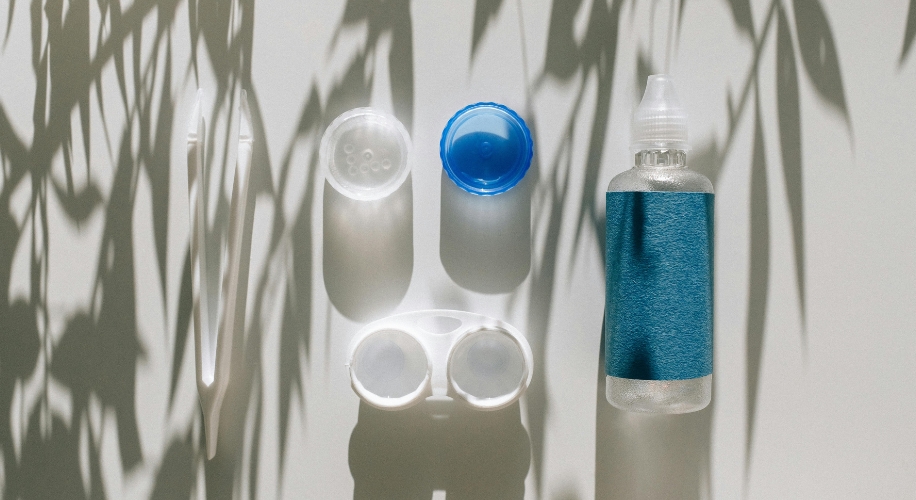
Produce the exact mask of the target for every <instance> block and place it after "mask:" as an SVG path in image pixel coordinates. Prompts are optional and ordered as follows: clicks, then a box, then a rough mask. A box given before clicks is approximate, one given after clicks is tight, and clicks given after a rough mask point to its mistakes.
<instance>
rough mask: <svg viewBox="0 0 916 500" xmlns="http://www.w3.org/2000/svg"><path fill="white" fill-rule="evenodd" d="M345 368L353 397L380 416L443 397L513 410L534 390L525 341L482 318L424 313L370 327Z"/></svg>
mask: <svg viewBox="0 0 916 500" xmlns="http://www.w3.org/2000/svg"><path fill="white" fill-rule="evenodd" d="M347 359H348V362H347V366H348V368H349V371H350V383H351V385H352V387H353V390H354V392H356V394H357V395H358V396H359V397H360V398H362V400H363V401H365V402H366V403H368V404H370V405H372V406H374V407H376V408H380V409H383V410H402V409H405V408H409V407H411V406H413V405H415V404H417V403H419V402H421V401H424V400H425V399H426V398H428V397H430V396H447V397H450V398H452V399H456V400H459V401H462V402H464V403H465V404H466V405H468V406H469V407H471V408H474V409H477V410H498V409H500V408H505V407H506V406H509V405H510V404H512V403H514V402H515V401H516V400H518V398H520V397H521V395H522V394H524V392H525V390H526V389H527V388H528V385H529V384H530V383H531V376H532V366H533V360H532V355H531V347H530V346H529V345H528V341H527V340H526V339H525V337H524V335H522V334H521V332H519V331H518V330H517V329H516V328H515V327H513V326H512V325H509V324H508V323H506V322H504V321H500V320H497V319H493V318H488V317H486V316H482V315H480V314H474V313H468V312H462V311H450V310H428V311H416V312H410V313H404V314H398V315H395V316H391V317H388V318H385V319H381V320H378V321H375V322H373V323H370V324H368V325H366V326H365V327H363V328H362V329H361V330H360V331H359V332H358V333H357V334H356V336H355V337H354V338H353V341H352V342H351V343H350V347H349V350H348V358H347Z"/></svg>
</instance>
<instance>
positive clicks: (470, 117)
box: [439, 102, 534, 195]
mask: <svg viewBox="0 0 916 500" xmlns="http://www.w3.org/2000/svg"><path fill="white" fill-rule="evenodd" d="M533 154H534V143H533V142H532V140H531V132H530V131H529V130H528V126H527V125H525V120H522V118H521V117H520V116H518V114H516V113H515V111H512V110H511V109H509V108H507V107H506V106H503V105H502V104H497V103H494V102H478V103H477V104H471V105H470V106H467V107H465V108H464V109H462V110H460V111H458V112H457V113H455V116H453V117H452V118H451V119H450V120H449V121H448V123H447V124H446V125H445V129H444V130H443V131H442V140H441V141H440V142H439V156H440V157H441V158H442V166H443V168H445V172H446V173H447V174H448V176H449V178H451V179H452V181H454V182H455V184H457V185H458V186H459V187H460V188H461V189H464V190H465V191H467V192H469V193H473V194H479V195H494V194H499V193H503V192H505V191H508V190H509V189H512V187H513V186H515V185H516V184H518V183H519V181H521V180H522V178H523V177H525V173H526V172H527V171H528V167H529V166H531V157H532V155H533Z"/></svg>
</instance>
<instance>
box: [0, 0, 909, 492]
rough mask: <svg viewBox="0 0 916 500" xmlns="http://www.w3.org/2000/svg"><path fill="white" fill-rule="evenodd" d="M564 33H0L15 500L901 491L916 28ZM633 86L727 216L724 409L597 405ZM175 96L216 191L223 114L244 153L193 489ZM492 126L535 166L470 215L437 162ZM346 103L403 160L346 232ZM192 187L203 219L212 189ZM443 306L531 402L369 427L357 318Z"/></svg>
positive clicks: (730, 24) (2, 442) (488, 15)
mask: <svg viewBox="0 0 916 500" xmlns="http://www.w3.org/2000/svg"><path fill="white" fill-rule="evenodd" d="M555 3H556V5H553V6H551V5H550V4H549V3H548V2H540V1H524V2H503V1H500V0H478V1H477V2H476V5H473V4H472V3H471V2H444V1H422V2H420V1H417V2H412V3H408V2H406V1H405V0H389V1H387V2H384V3H380V4H378V5H376V4H375V3H374V2H370V1H358V0H350V1H349V2H348V3H347V4H346V6H345V5H344V4H343V3H342V2H337V3H332V2H323V1H309V2H261V3H257V4H255V3H254V2H253V1H245V0H242V1H238V2H218V1H214V0H207V1H200V2H195V3H193V4H192V5H191V6H189V5H188V3H187V2H178V3H175V2H171V1H160V2H158V3H156V2H150V1H146V0H135V1H134V2H133V3H132V4H129V5H127V4H125V5H123V6H121V7H120V8H119V9H118V8H115V7H113V6H109V5H107V4H105V3H104V2H102V4H103V5H102V7H100V6H99V3H97V2H87V1H85V0H70V1H69V2H63V5H58V4H59V2H44V3H41V2H37V3H35V5H29V4H27V3H26V2H23V1H19V2H16V3H11V4H10V5H9V8H8V9H0V11H2V12H0V24H2V26H3V34H4V40H5V41H4V43H3V45H2V46H0V47H2V48H0V151H2V155H0V156H2V165H3V176H2V179H0V207H2V209H0V450H2V453H0V461H2V465H0V485H2V489H3V494H2V496H3V498H78V497H81V496H82V495H85V496H87V497H88V496H92V497H93V498H98V497H105V498H185V497H194V498H204V497H206V498H229V497H232V498H255V497H257V498H281V497H282V498H315V499H337V498H349V497H350V496H351V495H354V488H356V497H358V498H378V497H385V494H384V493H383V491H389V492H390V491H393V490H386V489H385V488H393V489H404V488H415V489H416V490H417V491H421V492H423V491H425V492H426V493H422V494H419V496H422V495H426V496H425V498H429V497H430V496H431V493H430V492H431V491H432V490H446V489H449V490H450V491H452V496H449V498H452V497H456V496H460V493H458V490H459V489H461V488H465V489H466V490H467V491H466V492H465V493H466V495H468V497H470V498H486V497H487V496H488V495H490V496H496V497H497V498H507V497H510V498H511V497H515V498H522V494H521V493H520V491H515V492H513V493H511V494H510V493H499V494H497V493H495V491H497V489H498V488H499V487H501V486H500V485H502V484H503V483H502V482H501V481H505V484H508V485H510V487H509V489H511V485H516V486H518V485H521V484H522V483H523V484H524V494H523V498H526V499H534V498H545V499H563V500H567V499H568V500H572V499H585V498H596V499H597V498H600V499H623V498H628V499H629V498H709V497H716V498H767V499H769V498H805V499H815V498H816V499H820V498H825V499H826V498H831V499H832V498H850V499H852V498H906V497H908V496H909V495H912V492H913V491H914V490H916V458H914V457H916V427H914V426H913V425H912V422H913V421H914V419H916V391H914V390H913V389H912V387H911V384H910V382H911V381H912V380H913V379H914V376H916V319H914V315H913V314H912V311H913V310H914V308H916V265H914V263H913V259H914V256H916V219H914V218H913V214H914V213H916V197H914V196H913V195H912V189H913V186H914V185H916V169H914V168H913V165H912V164H913V160H912V158H911V156H912V154H911V152H910V147H909V146H910V145H911V144H912V143H913V141H914V130H916V92H914V90H913V89H914V88H916V86H914V84H916V55H914V54H913V53H912V51H911V53H909V54H907V55H908V57H905V58H902V57H901V53H902V47H904V46H905V45H904V42H905V33H906V29H907V28H906V26H907V23H910V25H914V23H916V7H914V5H913V0H911V2H909V3H908V2H906V1H905V0H898V1H894V2H880V3H875V2H864V1H859V2H844V3H843V4H842V5H840V4H839V3H836V2H831V3H827V2H823V3H824V5H823V12H824V16H823V17H819V12H821V11H820V10H819V9H818V7H817V5H818V3H817V2H815V1H813V0H798V1H796V2H794V3H793V2H789V1H784V2H779V1H775V2H770V1H754V2H751V4H750V5H749V6H747V5H745V4H744V3H743V2H741V1H740V0H733V1H731V2H723V1H705V2H701V1H695V2H670V3H669V2H642V3H636V2H624V1H620V2H612V3H611V5H604V4H602V3H600V2H599V4H598V5H593V4H592V2H591V1H588V0H586V1H584V2H581V5H579V4H578V2H559V1H558V2H555ZM681 3H683V4H684V6H683V9H682V10H677V7H676V6H677V5H679V4H681ZM669 4H670V5H669ZM55 5H56V6H55ZM671 5H674V6H675V7H672V6H671ZM812 5H813V7H812ZM672 8H673V9H674V10H672ZM780 12H782V13H783V14H784V16H785V21H784V23H785V24H783V25H782V26H781V27H780V21H779V16H780ZM8 13H9V14H10V15H11V16H12V17H10V18H8V17H7V14H8ZM191 14H193V16H192V15H191ZM61 19H63V20H64V21H63V23H61ZM911 29H912V28H911ZM475 32H476V33H478V35H479V36H478V37H477V43H476V45H475V44H474V33H475ZM910 39H912V37H911V38H910ZM472 47H473V50H472ZM192 48H193V50H192ZM43 58H44V59H43ZM47 58H49V59H47ZM780 58H782V61H783V62H782V63H780V64H778V63H777V60H779V59H780ZM792 67H794V68H795V73H794V74H793V72H792V70H791V68H792ZM650 71H651V72H661V71H668V72H670V73H672V74H673V75H674V76H675V78H676V82H677V85H678V92H679V94H680V96H681V98H682V99H683V100H684V101H685V102H686V104H687V107H688V110H689V112H690V116H691V138H692V142H693V144H694V152H692V153H691V156H690V163H691V164H693V165H694V166H695V167H696V168H698V169H700V170H701V171H703V172H704V173H707V174H708V175H710V176H711V177H712V178H713V179H714V182H715V185H716V194H717V196H716V229H717V231H716V283H715V287H716V322H715V327H716V351H715V377H714V379H715V388H714V400H713V404H712V405H711V406H710V407H709V408H708V409H706V410H704V411H702V412H698V413H696V414H692V415H687V416H675V417H646V416H639V415H630V414H624V413H621V412H618V411H616V410H614V409H613V408H611V407H610V406H609V405H608V404H607V403H606V402H605V401H604V398H603V392H604V388H603V375H602V374H601V372H600V370H601V368H600V367H599V353H600V341H601V339H600V333H601V324H602V314H603V301H604V299H603V287H604V274H603V265H604V264H603V243H602V242H601V240H602V239H603V225H604V208H603V195H602V192H603V191H604V188H605V186H606V185H607V183H608V182H609V181H610V179H611V178H612V177H613V176H614V175H616V174H617V173H619V172H620V171H622V170H623V169H625V168H628V166H629V154H628V152H627V149H628V140H629V139H628V138H629V135H628V134H629V131H628V119H629V113H630V111H631V109H632V107H633V106H634V103H635V102H636V99H637V98H638V97H639V95H638V94H639V85H640V82H644V78H645V75H646V74H647V72H650ZM198 86H199V87H201V88H203V89H204V92H205V111H206V112H205V116H206V118H207V121H208V126H209V127H210V129H209V133H210V135H209V137H208V139H209V140H210V142H211V144H212V145H213V148H212V151H210V152H208V154H209V156H210V158H211V161H212V163H211V164H212V166H213V168H214V172H215V173H217V174H220V173H223V172H225V171H226V170H225V169H226V165H232V164H233V162H234V153H233V152H232V148H231V147H229V145H230V144H231V141H230V140H229V139H230V138H232V137H234V135H235V133H236V130H237V126H238V113H237V107H238V97H237V96H238V93H239V91H240V89H241V88H247V89H248V91H249V97H250V100H251V104H252V111H253V113H254V115H255V122H256V123H255V125H256V141H257V142H256V150H255V168H256V169H257V170H256V173H255V179H254V182H255V185H256V186H257V191H258V195H257V204H256V209H255V217H256V225H255V229H254V243H253V247H252V259H251V272H250V288H249V296H248V312H249V315H248V323H249V324H248V328H247V332H246V337H245V339H243V340H241V341H239V342H238V343H237V344H236V345H235V346H233V347H234V356H235V358H234V363H233V379H232V383H231V385H230V393H229V396H228V397H227V401H226V403H225V405H224V411H223V424H222V426H221V429H220V443H221V444H220V449H219V452H218V455H217V458H216V459H215V460H214V461H210V462H208V461H206V460H205V458H204V453H205V451H204V448H203V442H202V438H201V432H202V430H201V429H202V426H201V415H200V410H199V406H198V402H197V393H196V388H195V383H194V348H193V332H192V331H191V330H190V325H189V316H188V315H189V307H190V302H189V299H188V297H187V287H188V286H189V283H190V282H189V278H188V274H187V273H186V268H185V265H186V259H187V241H188V240H187V229H188V223H187V220H188V218H187V213H188V209H187V201H186V200H187V183H186V170H185V168H186V157H185V130H186V129H185V126H186V125H185V124H186V120H187V116H188V113H189V112H190V108H191V105H192V104H193V98H194V91H195V89H196V88H197V87H198ZM793 89H794V90H795V91H797V96H798V97H797V99H796V98H794V97H793V96H794V94H793ZM480 100H492V101H498V102H502V103H504V104H507V105H509V106H511V107H513V108H514V109H516V110H518V111H519V112H520V113H521V114H522V115H523V117H524V118H525V119H526V120H527V121H528V123H529V125H530V126H531V127H532V130H533V132H534V133H535V137H536V139H535V140H536V148H537V153H536V156H535V163H534V165H533V166H532V170H531V171H530V172H529V174H528V176H527V178H526V180H525V181H524V183H523V184H522V185H521V186H520V187H518V188H516V189H515V190H513V191H510V193H509V194H507V195H503V196H500V197H497V198H493V199H489V200H483V201H481V200H473V201H472V203H471V204H467V203H463V202H465V201H467V200H466V199H465V198H462V197H461V196H460V195H461V193H460V192H458V191H456V190H455V187H454V186H453V185H452V184H451V182H450V181H449V180H448V179H447V178H445V177H444V176H443V175H442V171H441V163H440V160H439V156H438V141H439V136H440V134H441V130H442V127H443V125H444V124H445V122H446V120H447V119H448V118H449V117H450V116H451V114H452V113H454V111H456V110H457V109H459V108H460V107H462V106H464V105H466V104H469V103H472V102H476V101H480ZM358 105H372V106H377V107H379V108H382V109H385V110H388V111H391V112H394V113H395V114H396V115H397V116H398V117H399V118H400V119H401V120H402V121H403V122H404V123H405V125H407V127H408V130H410V132H411V136H412V140H413V144H414V156H413V158H414V163H413V172H412V174H411V177H410V178H409V180H408V183H407V184H406V185H405V187H404V188H403V189H402V190H399V191H398V192H397V193H395V194H394V195H392V197H391V198H390V199H388V200H387V201H385V202H382V203H379V204H376V205H373V206H370V207H368V208H366V207H362V206H359V205H354V204H352V203H350V204H348V203H346V201H345V200H343V199H342V198H341V197H340V196H339V195H337V194H336V192H335V191H334V190H333V189H331V188H330V187H328V186H327V185H326V184H325V182H324V178H323V175H324V174H323V172H322V171H321V169H320V168H319V166H318V165H317V154H316V146H317V142H318V140H319V139H320V136H321V133H323V130H324V127H325V126H326V124H327V123H329V122H330V120H332V119H333V118H334V117H335V116H336V115H337V114H339V113H340V112H342V111H344V110H346V109H349V108H352V107H355V106H358ZM796 131H797V133H796ZM87 145H88V152H87ZM755 151H756V153H755ZM793 158H794V159H793ZM211 181H212V183H211V184H212V185H213V186H214V188H217V187H219V186H222V191H223V194H224V196H223V197H222V199H220V200H216V199H214V202H213V203H212V204H211V205H212V206H211V207H210V211H211V216H212V217H214V218H218V217H220V216H224V215H225V210H226V198H227V197H228V190H229V188H230V187H231V177H230V176H220V175H213V176H212V179H211ZM477 201H481V204H479V205H478V204H476V202H477ZM483 203H487V205H483ZM443 207H446V208H445V209H443ZM453 207H465V209H466V210H472V209H473V210H478V211H480V213H482V214H484V215H485V216H489V217H493V219H475V218H474V217H471V216H468V215H467V214H466V213H462V212H461V210H456V209H454V208H453ZM529 207H530V211H529ZM507 214H508V215H507ZM497 215H499V217H501V218H497ZM376 225H378V226H380V227H381V228H382V230H379V231H376V232H375V233H373V234H372V237H373V238H380V239H382V243H381V244H380V243H377V241H376V240H372V239H369V238H367V237H366V234H368V232H369V231H370V230H371V229H372V228H373V227H375V226H376ZM481 234H490V235H492V236H491V237H493V238H499V239H498V240H497V241H498V243H499V244H502V245H504V246H505V248H506V249H507V250H506V251H507V252H508V256H503V257H502V258H503V259H504V260H499V261H493V262H483V263H481V264H480V266H481V267H483V268H485V269H488V270H489V271H488V272H487V273H478V272H476V271H475V270H476V268H475V267H474V265H475V263H474V262H470V261H467V260H465V261H462V260H461V258H462V256H460V255H458V256H456V255H453V254H450V253H449V248H450V247H449V242H451V241H456V239H460V238H475V237H477V238H480V235H481ZM215 236H218V231H217V233H216V234H215ZM481 241H486V240H481ZM443 242H444V247H443ZM349 246H353V247H357V248H358V249H359V251H358V252H353V253H352V254H350V253H341V252H342V250H341V249H346V248H348V247H349ZM329 248H330V249H332V250H334V252H333V254H329V252H328V249H329ZM495 258H496V257H494V259H495ZM456 259H457V260H456ZM529 261H530V269H529V271H528V272H527V273H525V272H524V271H525V269H526V267H527V266H526V265H525V263H526V262H529ZM444 262H445V263H444ZM487 266H490V267H489V268H487ZM519 271H521V272H520V273H519ZM494 273H495V274H494ZM500 273H504V274H500ZM492 276H498V277H499V278H500V279H498V280H496V279H491V278H492ZM488 277H489V278H488ZM800 278H801V280H800ZM800 281H801V283H802V284H800ZM183 287H184V290H185V294H184V295H183V294H182V290H183ZM440 307H441V308H457V309H465V310H469V311H473V312H478V313H482V314H487V315H490V316H494V317H498V318H501V319H504V320H506V321H508V322H510V323H512V324H513V325H515V326H517V327H518V328H519V329H521V330H522V331H524V332H525V333H526V335H527V336H528V338H529V340H530V342H531V344H532V347H533V349H534V352H535V358H536V364H537V370H538V371H537V373H536V376H535V381H534V384H533V386H532V388H531V390H530V391H529V394H528V395H527V396H526V397H525V398H524V399H523V400H522V402H521V404H520V406H518V407H513V408H510V410H509V411H508V412H507V413H505V414H504V418H505V420H498V421H497V423H496V424H493V427H492V429H494V430H493V431H492V434H487V433H482V434H481V433H480V432H477V431H475V430H474V429H478V428H486V426H485V425H484V426H483V427H478V422H479V421H478V420H475V419H479V418H480V417H479V416H473V415H464V414H459V415H457V416H455V417H454V418H453V419H452V420H451V423H450V424H448V425H446V426H445V427H442V428H428V427H423V426H424V425H428V424H424V420H423V415H421V414H420V413H418V412H414V413H409V414H404V415H401V416H393V417H392V416H391V415H380V414H378V413H377V412H372V411H370V410H369V409H368V408H362V409H361V408H360V403H359V399H358V398H357V397H356V395H355V394H354V393H353V392H352V391H351V389H350V387H349V381H348V377H347V373H346V370H345V368H344V366H343V363H344V356H345V350H346V347H347V344H348V342H349V340H350V338H351V337H352V335H353V334H355V332H356V331H357V330H358V329H359V327H360V326H361V325H362V324H365V323H366V322H368V321H370V320H371V319H374V318H378V317H383V316H385V315H388V314H391V313H396V312H404V311H411V310H416V309H424V308H440ZM500 418H503V417H500ZM392 419H393V421H394V422H395V424H393V425H389V424H390V422H389V421H390V420H392ZM358 421H359V423H360V426H357V422H358ZM519 424H521V425H523V426H524V428H525V429H526V431H527V432H526V433H523V434H519V433H518V432H517V431H518V429H519ZM480 425H483V424H480ZM486 425H490V424H486ZM399 426H400V427H399ZM404 426H407V427H406V428H407V429H413V430H415V432H408V431H404V430H403V429H404V428H405V427H404ZM437 436H439V437H437ZM441 436H449V438H448V439H445V438H441ZM482 436H483V437H482ZM528 450H530V453H529V451H528ZM417 456H420V457H423V458H422V459H418V458H417ZM459 456H460V457H465V459H459V458H455V457H459ZM492 457H497V458H496V459H492ZM488 459H489V460H491V461H492V462H493V463H492V464H490V462H488V461H487V460H488ZM481 464H484V465H483V466H481ZM488 464H489V465H488ZM411 467H415V468H416V469H415V470H414V469H410V468H411ZM487 470H490V471H491V472H492V471H494V470H495V471H496V472H497V473H493V474H490V475H488V474H487V473H486V472H487ZM526 471H527V472H526ZM399 474H400V475H399ZM354 478H357V479H356V480H355V479H354ZM448 481H453V482H452V483H449V482H448ZM357 483H358V484H357ZM392 495H393V496H394V497H396V498H405V497H412V496H411V495H412V494H407V493H399V494H397V495H395V494H392ZM500 495H502V496H500ZM436 498H442V493H441V492H440V493H436Z"/></svg>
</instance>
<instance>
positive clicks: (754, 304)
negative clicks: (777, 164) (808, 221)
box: [745, 98, 770, 484]
mask: <svg viewBox="0 0 916 500" xmlns="http://www.w3.org/2000/svg"><path fill="white" fill-rule="evenodd" d="M754 108H755V111H754V149H753V153H752V155H751V196H750V205H751V256H750V270H749V271H750V281H749V284H748V299H747V301H748V309H747V360H746V361H747V427H746V432H747V436H746V440H745V453H746V454H745V484H747V479H748V476H749V474H748V472H749V469H750V460H751V451H752V447H751V445H752V444H753V436H754V422H755V417H756V410H757V399H758V393H757V388H758V386H759V383H760V360H761V357H762V354H763V336H764V327H765V324H766V310H767V294H768V292H769V283H770V278H769V276H770V222H769V202H768V200H767V197H768V195H767V170H766V168H767V167H766V145H765V143H764V138H763V125H762V124H761V116H760V103H759V98H755V106H754Z"/></svg>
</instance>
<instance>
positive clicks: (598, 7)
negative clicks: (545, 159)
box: [526, 1, 623, 492]
mask: <svg viewBox="0 0 916 500" xmlns="http://www.w3.org/2000/svg"><path fill="white" fill-rule="evenodd" d="M622 5H623V2H622V1H615V2H612V4H611V5H607V4H606V3H605V2H594V3H593V4H592V6H591V10H590V11H589V15H588V21H587V28H586V32H585V37H584V39H583V41H582V42H581V43H577V42H576V39H575V36H574V21H575V17H576V15H577V13H578V11H579V9H580V8H581V2H578V1H577V2H554V3H553V5H552V9H551V16H550V24H549V28H548V38H547V48H546V53H545V59H544V66H543V71H542V73H541V74H540V76H538V77H537V78H536V80H535V88H538V87H540V86H541V85H543V83H544V82H545V80H546V79H547V78H556V79H559V80H569V79H571V78H573V77H574V76H577V75H578V77H579V78H580V85H579V89H578V92H577V95H576V98H575V100H574V103H573V106H572V109H571V110H570V111H571V112H570V114H569V119H568V121H567V122H566V126H565V127H564V128H563V129H562V130H563V135H562V138H561V143H560V145H559V147H558V149H557V153H556V155H555V156H554V157H553V158H552V159H551V164H550V169H549V171H548V172H549V174H547V175H545V172H544V171H543V170H542V167H541V166H540V157H539V155H538V154H536V155H535V161H534V162H533V166H532V172H533V173H534V174H535V176H536V177H535V179H536V180H537V187H536V188H535V191H536V193H537V194H536V195H535V199H538V200H539V201H538V203H537V204H536V207H538V206H539V208H535V215H534V223H533V227H535V228H538V227H543V228H545V229H544V230H543V231H544V233H545V234H544V236H543V237H535V238H533V241H536V242H541V248H540V249H539V251H537V252H532V253H533V254H535V255H540V256H541V258H540V262H534V263H533V265H532V270H531V294H530V297H529V303H528V336H529V341H530V342H531V347H532V351H533V354H534V364H535V366H534V377H533V379H532V383H531V386H530V387H529V388H528V392H527V396H526V397H527V401H528V408H527V412H528V427H529V432H530V433H531V448H532V453H533V472H534V475H535V481H536V484H537V485H538V491H539V492H540V491H541V488H542V480H543V473H542V467H543V453H544V433H545V428H546V420H547V415H548V413H549V408H548V400H547V392H546V379H545V376H546V375H545V369H546V364H545V358H544V356H545V353H544V348H545V345H546V341H547V334H548V332H547V330H548V327H549V325H550V318H551V314H552V304H553V293H554V284H555V282H556V273H557V258H558V256H557V251H558V249H559V245H560V228H561V221H562V220H563V216H564V213H565V210H566V204H567V202H568V201H571V202H572V203H575V201H573V200H567V196H568V193H569V188H570V185H569V182H570V181H569V179H570V174H571V172H572V171H573V169H577V168H579V166H578V165H576V164H574V163H573V161H572V152H573V150H574V149H575V148H576V144H575V143H574V135H575V129H576V125H577V115H578V113H579V108H580V106H581V103H582V101H583V98H584V96H585V92H586V90H587V88H588V83H589V81H590V79H591V78H592V75H594V77H595V78H596V79H597V89H596V99H595V109H594V115H593V119H592V123H591V128H590V134H589V142H588V145H587V146H586V147H587V150H588V155H587V160H586V165H585V175H584V178H583V180H582V187H583V189H582V193H583V194H582V198H581V199H580V200H578V207H577V210H578V215H577V225H576V232H575V238H574V243H573V252H572V253H573V254H577V253H578V250H579V247H580V245H581V244H582V241H583V236H584V234H585V233H584V232H585V231H586V230H588V232H589V234H591V235H594V237H595V243H596V247H595V249H596V250H597V252H598V253H599V254H600V253H603V241H602V240H603V239H602V238H599V237H597V236H598V235H599V234H600V233H601V226H602V225H603V218H602V217H600V216H599V215H597V214H596V212H595V206H596V203H597V191H598V186H597V180H598V174H599V172H600V169H601V164H602V160H603V154H604V143H605V140H604V139H605V137H606V134H607V127H608V123H609V118H610V100H611V93H612V90H613V75H614V68H615V62H616V55H617V32H618V27H619V21H620V11H621V8H622ZM529 125H530V128H531V131H532V133H533V135H534V136H537V120H536V117H535V116H533V113H532V116H531V119H530V121H529ZM544 221H546V222H544ZM569 265H570V266H572V262H570V263H569Z"/></svg>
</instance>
